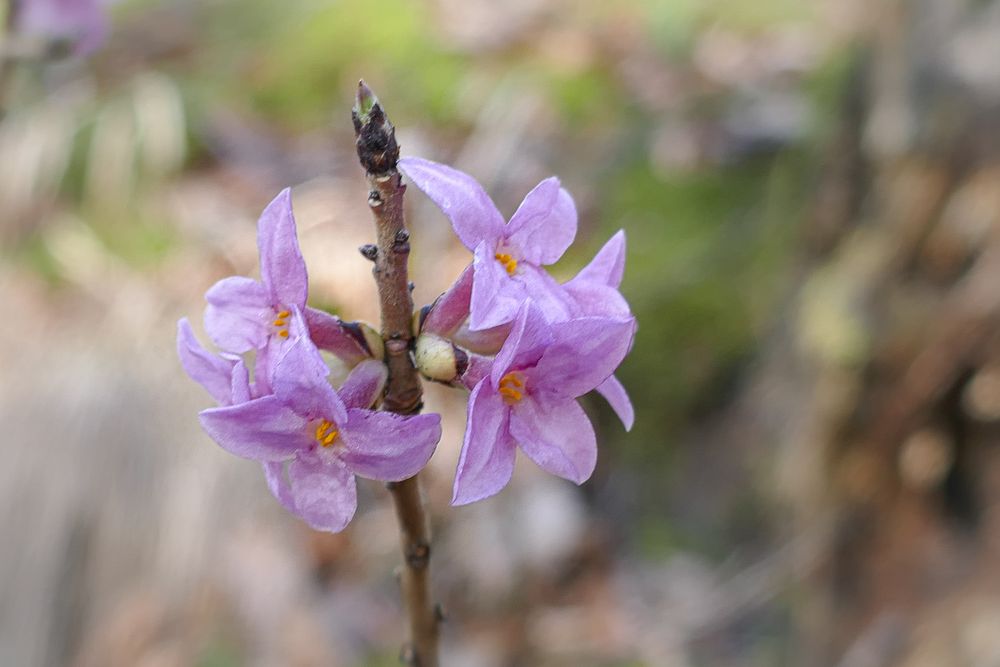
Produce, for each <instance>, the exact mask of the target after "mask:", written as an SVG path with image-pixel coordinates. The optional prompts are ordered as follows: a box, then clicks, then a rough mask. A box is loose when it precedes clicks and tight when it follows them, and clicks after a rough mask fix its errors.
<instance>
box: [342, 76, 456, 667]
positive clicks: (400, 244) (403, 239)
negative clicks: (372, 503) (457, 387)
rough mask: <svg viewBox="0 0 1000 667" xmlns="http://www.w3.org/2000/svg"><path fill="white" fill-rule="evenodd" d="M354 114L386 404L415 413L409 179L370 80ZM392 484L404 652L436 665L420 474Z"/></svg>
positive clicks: (361, 87)
mask: <svg viewBox="0 0 1000 667" xmlns="http://www.w3.org/2000/svg"><path fill="white" fill-rule="evenodd" d="M352 117H353V120H354V130H355V134H356V137H357V139H356V143H357V149H358V157H359V159H360V161H361V166H363V167H364V168H365V173H366V175H367V178H368V186H369V192H368V205H369V207H370V208H371V211H372V215H373V216H374V218H375V231H376V234H377V244H376V246H375V250H374V251H373V250H372V249H371V246H366V247H365V248H364V249H363V251H362V252H363V254H364V255H365V256H366V257H368V258H369V259H371V260H372V261H373V262H374V264H375V266H374V268H373V269H372V273H373V275H374V276H375V283H376V285H377V286H378V295H379V303H380V305H381V312H382V331H381V333H382V341H383V344H384V347H385V364H386V366H387V367H388V369H389V380H388V382H387V383H386V390H385V396H384V398H383V403H382V405H383V408H384V409H385V410H388V411H390V412H395V413H397V414H403V415H409V414H415V413H417V412H420V409H421V407H422V406H423V403H422V400H421V397H422V394H423V391H422V388H421V385H420V378H419V376H418V375H417V371H416V368H415V367H414V365H413V359H412V357H411V355H410V345H411V341H412V339H413V330H412V322H413V299H412V297H411V296H410V286H409V279H408V277H407V261H408V259H409V255H410V242H409V239H410V235H409V232H408V231H407V229H406V224H405V220H404V218H403V193H404V192H405V190H406V186H404V185H403V184H402V182H401V177H400V174H399V172H398V171H397V170H396V163H397V161H398V160H399V147H398V146H397V144H396V137H395V130H394V128H393V126H392V124H391V123H390V122H389V119H388V118H387V117H386V115H385V112H384V111H383V110H382V107H381V105H380V104H379V102H378V100H377V99H376V98H375V96H374V94H372V92H371V90H369V89H368V87H367V86H366V85H365V84H364V82H359V84H358V98H357V103H356V105H355V108H354V110H353V113H352ZM372 255H374V256H372ZM401 444H402V443H401ZM387 487H388V489H389V492H390V493H391V494H392V500H393V504H394V506H395V509H396V518H397V520H398V522H399V528H400V542H401V546H402V550H403V568H402V573H401V580H400V584H401V588H402V596H403V604H404V605H405V608H406V613H407V617H408V618H407V620H408V641H407V645H406V646H405V647H404V649H403V653H402V659H403V661H404V662H405V663H407V664H410V665H417V666H419V667H437V665H438V657H437V653H438V651H437V644H438V613H437V611H436V609H435V606H434V603H433V600H432V598H431V593H430V551H431V535H430V526H429V524H428V521H427V515H426V512H425V509H424V503H423V497H422V492H421V489H420V481H419V479H418V476H416V475H415V476H413V477H411V478H409V479H406V480H403V481H402V482H395V483H390V484H388V485H387Z"/></svg>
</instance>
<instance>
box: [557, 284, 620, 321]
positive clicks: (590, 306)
mask: <svg viewBox="0 0 1000 667" xmlns="http://www.w3.org/2000/svg"><path fill="white" fill-rule="evenodd" d="M562 287H563V290H565V293H566V294H567V295H568V296H569V298H570V300H571V302H572V311H573V317H628V316H629V315H631V312H632V311H631V309H630V308H629V305H628V302H627V301H626V300H625V297H623V296H622V295H621V292H619V291H618V290H617V289H616V288H614V287H610V286H608V285H604V284H601V283H599V282H587V281H577V280H576V279H573V280H571V281H570V282H568V283H566V284H565V285H563V286H562Z"/></svg>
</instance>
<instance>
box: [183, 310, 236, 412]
mask: <svg viewBox="0 0 1000 667" xmlns="http://www.w3.org/2000/svg"><path fill="white" fill-rule="evenodd" d="M177 356H179V357H180V359H181V366H182V367H183V368H184V372H186V373H187V374H188V376H189V377H190V378H191V379H192V380H194V381H195V382H197V383H198V384H200V385H201V386H202V387H204V388H205V391H207V392H208V393H209V395H210V396H211V397H212V398H214V399H215V401H216V402H217V403H219V404H220V405H229V404H230V403H232V400H233V390H232V377H233V365H234V364H235V362H234V361H233V360H232V359H223V358H222V357H220V356H219V355H217V354H212V353H211V352H209V351H208V350H206V349H205V348H204V347H202V346H201V343H199V342H198V339H197V338H195V335H194V331H193V330H192V329H191V323H190V322H188V319H187V318H186V317H184V318H181V320H180V321H179V322H178V323H177Z"/></svg>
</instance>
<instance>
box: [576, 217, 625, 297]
mask: <svg viewBox="0 0 1000 667" xmlns="http://www.w3.org/2000/svg"><path fill="white" fill-rule="evenodd" d="M624 273H625V230H624V229H619V230H618V232H617V233H615V235H614V236H612V237H611V238H610V239H608V242H607V243H605V244H604V247H602V248H601V249H600V250H598V251H597V254H596V255H594V259H592V260H590V263H589V264H587V266H585V267H583V268H582V269H580V273H578V274H576V276H575V277H574V278H573V279H572V280H570V281H569V283H567V286H569V285H570V284H572V283H579V282H593V283H599V284H601V285H606V286H608V287H618V286H619V285H621V283H622V275H623V274H624Z"/></svg>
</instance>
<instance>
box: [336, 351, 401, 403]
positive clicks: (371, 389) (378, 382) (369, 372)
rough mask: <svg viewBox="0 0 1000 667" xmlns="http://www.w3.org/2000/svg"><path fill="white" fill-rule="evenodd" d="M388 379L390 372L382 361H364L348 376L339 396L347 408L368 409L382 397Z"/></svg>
mask: <svg viewBox="0 0 1000 667" xmlns="http://www.w3.org/2000/svg"><path fill="white" fill-rule="evenodd" d="M388 377H389V370H388V369H387V368H386V367H385V364H383V363H382V362H381V361H377V360H375V359H369V360H368V361H362V362H361V363H360V364H358V365H357V366H355V367H354V369H353V370H352V371H351V374H350V375H348V376H347V379H346V380H344V384H343V385H342V386H341V387H340V389H338V390H337V394H339V395H340V400H342V401H343V402H344V405H345V406H346V407H348V408H365V409H367V408H370V407H371V406H372V405H374V404H375V401H376V400H378V398H379V397H380V396H381V395H382V390H383V389H385V381H386V380H387V379H388Z"/></svg>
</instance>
